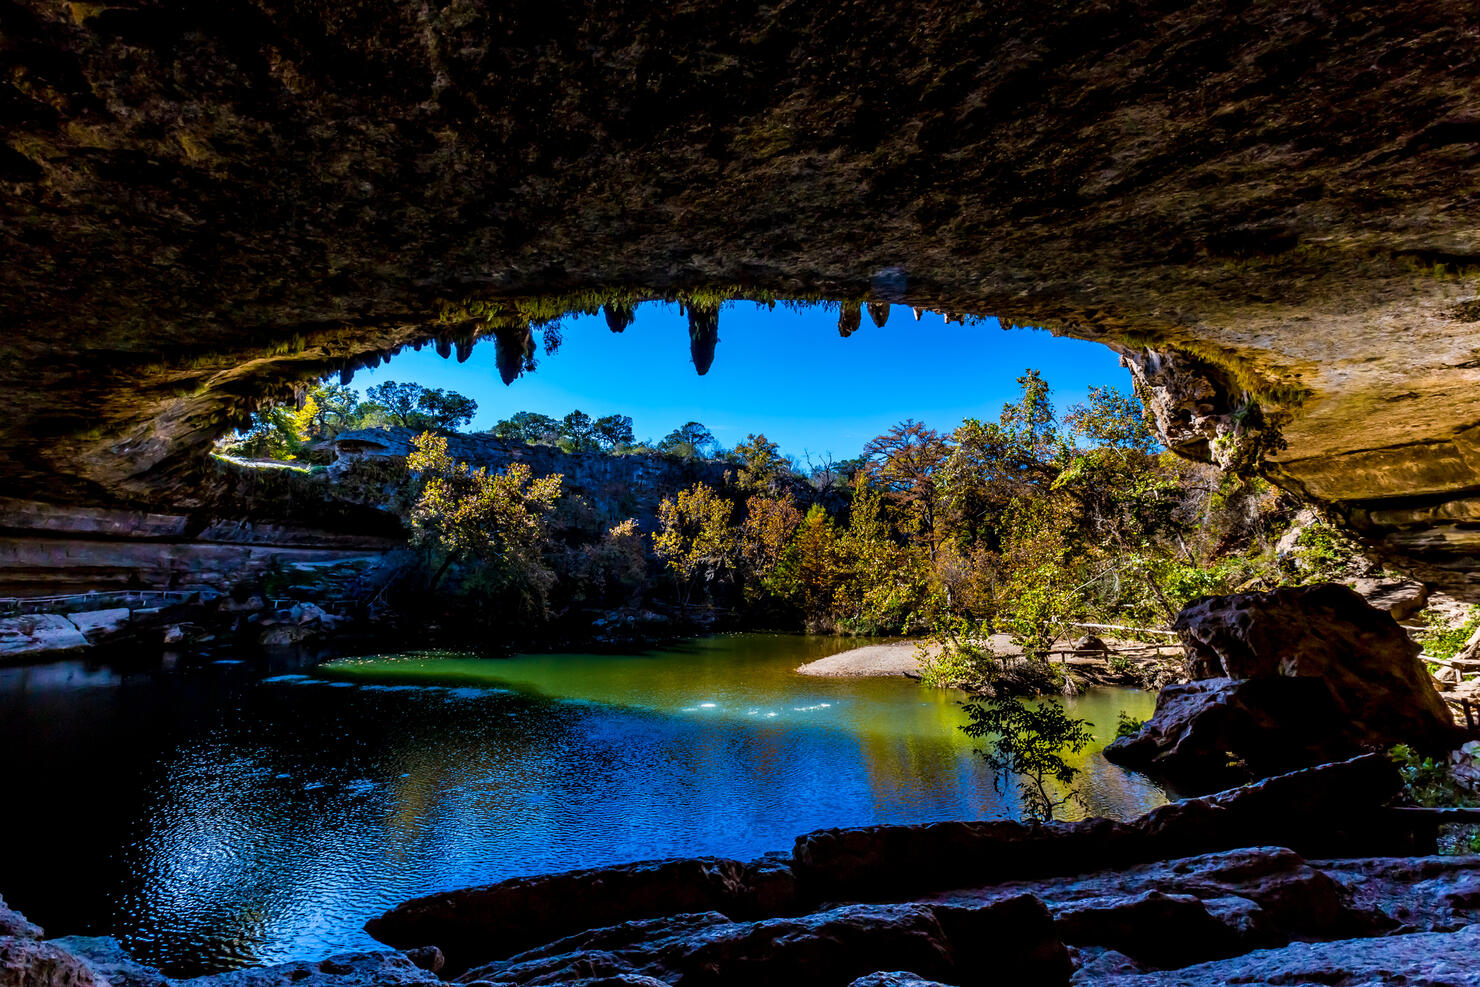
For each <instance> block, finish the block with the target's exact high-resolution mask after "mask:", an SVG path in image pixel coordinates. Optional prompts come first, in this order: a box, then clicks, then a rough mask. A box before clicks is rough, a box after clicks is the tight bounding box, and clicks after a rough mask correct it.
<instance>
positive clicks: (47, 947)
mask: <svg viewBox="0 0 1480 987" xmlns="http://www.w3.org/2000/svg"><path fill="white" fill-rule="evenodd" d="M0 987H108V983H107V981H105V980H101V979H99V978H97V977H95V976H94V975H93V971H92V967H90V966H88V965H87V964H86V963H85V962H83V961H82V960H81V959H79V958H78V957H76V956H73V955H72V954H71V953H69V952H67V951H66V950H65V949H63V948H62V947H61V946H58V945H56V944H55V943H49V942H40V941H38V940H35V939H29V938H20V937H17V936H0Z"/></svg>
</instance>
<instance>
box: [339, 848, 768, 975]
mask: <svg viewBox="0 0 1480 987" xmlns="http://www.w3.org/2000/svg"><path fill="white" fill-rule="evenodd" d="M745 872H746V866H745V865H744V864H742V863H741V862H740V861H738V860H725V859H722V858H717V857H701V858H695V859H678V860H650V861H643V862H639V863H633V864H624V865H619V866H616V867H606V868H596V869H588V870H577V871H569V872H566V873H562V874H546V875H542V876H538V877H519V878H513V879H510V880H507V881H502V882H500V883H498V884H491V885H487V886H484V887H476V888H465V889H462V890H458V891H445V892H442V893H440V894H434V895H428V896H426V897H424V898H417V899H414V900H412V901H408V902H405V903H404V904H400V905H397V906H396V907H395V908H392V909H390V910H389V911H387V912H386V913H385V914H383V915H381V916H380V917H379V918H374V919H371V920H370V921H369V922H367V923H365V931H367V932H369V933H370V935H372V936H374V937H375V938H376V939H378V940H380V941H381V942H383V943H386V944H387V945H391V946H396V947H398V948H416V947H420V946H427V945H434V946H437V947H438V948H440V949H441V950H442V952H443V953H444V954H445V955H446V957H447V962H448V964H449V966H450V967H451V968H452V969H454V970H463V969H467V968H468V967H469V966H472V965H473V964H476V963H483V962H486V961H488V960H492V959H496V958H498V957H502V956H508V955H510V954H512V953H516V952H519V951H520V950H526V949H529V948H530V947H532V946H537V945H539V944H540V943H547V942H550V941H551V940H554V939H558V938H560V937H561V936H567V935H570V934H572V933H576V932H580V931H582V930H585V929H595V928H601V927H603V926H609V925H613V924H616V923H619V922H625V921H629V920H633V919H647V918H656V917H659V916H665V915H678V914H682V913H686V912H707V911H716V912H724V913H725V914H730V913H731V912H734V911H736V910H743V909H744V907H745V904H746V901H747V899H748V897H749V894H750V891H749V888H748V887H747V885H746V883H745ZM490 979H496V978H490Z"/></svg>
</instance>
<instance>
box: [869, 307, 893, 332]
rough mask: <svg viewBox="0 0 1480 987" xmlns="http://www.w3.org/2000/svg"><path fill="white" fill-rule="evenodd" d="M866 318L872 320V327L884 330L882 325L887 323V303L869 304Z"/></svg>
mask: <svg viewBox="0 0 1480 987" xmlns="http://www.w3.org/2000/svg"><path fill="white" fill-rule="evenodd" d="M868 317H869V318H870V319H873V320H874V325H876V326H878V327H879V328H880V329H882V328H884V323H886V322H888V321H889V303H888V302H869V303H868Z"/></svg>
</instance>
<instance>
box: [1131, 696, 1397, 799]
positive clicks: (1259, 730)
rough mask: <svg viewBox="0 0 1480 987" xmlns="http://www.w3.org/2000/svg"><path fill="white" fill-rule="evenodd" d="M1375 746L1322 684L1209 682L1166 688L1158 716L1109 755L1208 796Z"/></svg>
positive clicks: (1159, 703)
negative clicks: (1240, 783) (1237, 784)
mask: <svg viewBox="0 0 1480 987" xmlns="http://www.w3.org/2000/svg"><path fill="white" fill-rule="evenodd" d="M1368 741H1369V737H1368V735H1367V734H1365V733H1363V732H1362V731H1361V730H1359V729H1358V728H1357V727H1356V726H1354V725H1353V724H1352V722H1351V720H1350V719H1348V718H1347V716H1346V715H1345V714H1344V713H1343V712H1342V710H1341V708H1340V705H1339V703H1337V701H1336V699H1335V697H1334V696H1333V695H1332V694H1331V688H1330V686H1329V685H1328V684H1327V683H1326V682H1325V681H1324V680H1322V679H1317V678H1277V677H1276V678H1257V679H1226V678H1220V679H1202V680H1200V681H1196V682H1186V683H1179V684H1173V685H1167V686H1163V687H1162V689H1161V691H1160V692H1158V693H1157V696H1156V712H1155V713H1154V714H1153V715H1152V717H1151V718H1150V719H1149V720H1147V721H1146V722H1145V723H1144V724H1143V725H1142V727H1141V729H1140V730H1139V731H1138V732H1136V733H1134V734H1131V735H1130V736H1127V737H1121V738H1118V739H1117V740H1115V741H1113V742H1112V743H1111V744H1110V745H1109V746H1108V747H1107V748H1106V749H1105V757H1106V759H1107V760H1109V761H1111V762H1113V763H1115V764H1120V765H1124V766H1125V767H1129V768H1135V769H1136V770H1139V771H1149V772H1153V773H1155V774H1158V775H1161V776H1163V777H1165V778H1168V779H1171V780H1173V781H1175V782H1177V784H1178V786H1179V787H1180V788H1182V789H1183V790H1187V791H1197V790H1202V791H1207V790H1209V789H1216V788H1220V787H1223V786H1225V785H1228V784H1233V783H1235V782H1236V781H1238V780H1240V779H1242V778H1247V777H1248V776H1249V775H1253V776H1254V777H1256V778H1265V777H1269V776H1271V775H1276V774H1283V773H1284V772H1287V771H1294V770H1296V769H1299V768H1303V767H1307V766H1309V765H1312V764H1320V763H1324V762H1329V761H1333V760H1338V759H1343V758H1347V757H1351V756H1353V755H1355V754H1357V753H1359V752H1360V751H1362V750H1363V749H1364V748H1365V747H1367V746H1368ZM1234 758H1236V759H1237V760H1234Z"/></svg>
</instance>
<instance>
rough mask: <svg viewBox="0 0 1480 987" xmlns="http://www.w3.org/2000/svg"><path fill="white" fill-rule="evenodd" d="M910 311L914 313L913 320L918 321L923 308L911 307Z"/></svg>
mask: <svg viewBox="0 0 1480 987" xmlns="http://www.w3.org/2000/svg"><path fill="white" fill-rule="evenodd" d="M910 311H911V312H914V313H915V321H916V322H919V321H920V316H922V315H924V314H925V310H924V309H923V308H912V309H910Z"/></svg>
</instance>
